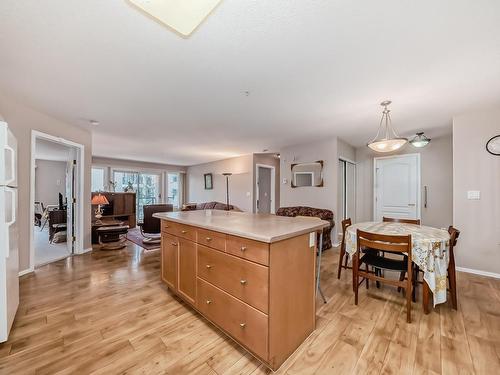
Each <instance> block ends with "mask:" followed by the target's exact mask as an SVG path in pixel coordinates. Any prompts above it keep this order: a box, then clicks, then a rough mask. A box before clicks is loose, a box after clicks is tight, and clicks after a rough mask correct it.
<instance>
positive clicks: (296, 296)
mask: <svg viewBox="0 0 500 375" xmlns="http://www.w3.org/2000/svg"><path fill="white" fill-rule="evenodd" d="M154 216H155V217H157V218H160V219H161V220H162V250H161V279H162V280H163V282H165V284H166V285H167V286H168V288H169V290H171V291H172V292H174V293H175V294H177V295H178V296H179V297H180V298H182V299H183V300H184V301H186V302H187V303H188V304H189V305H190V306H192V307H193V308H194V309H196V310H197V311H198V312H199V313H200V314H202V315H203V316H205V317H206V318H207V319H208V320H209V321H211V322H212V323H213V324H214V325H216V326H218V327H220V328H221V329H222V330H223V331H224V332H226V333H227V334H228V335H229V336H230V337H232V338H233V339H234V340H235V341H236V342H238V343H239V344H240V345H242V346H243V347H244V348H246V349H247V350H248V351H249V352H250V353H252V354H253V355H254V356H255V357H257V358H258V359H260V360H261V361H262V362H263V363H264V364H265V365H266V366H268V367H270V368H271V369H273V370H276V369H278V368H279V367H280V365H281V364H282V363H283V362H284V361H285V360H286V359H287V358H288V357H289V356H290V355H291V354H292V353H293V352H294V351H295V349H296V348H297V347H298V346H299V345H300V344H301V343H302V342H303V341H304V340H305V339H306V338H307V337H308V336H309V334H310V333H311V332H312V331H313V330H314V328H315V318H316V316H315V315H316V309H315V306H316V304H315V268H316V262H315V260H316V249H317V244H316V232H317V231H321V230H323V228H325V227H327V226H329V225H330V224H329V223H328V222H327V221H323V220H319V219H316V218H305V217H301V218H297V217H295V218H292V217H279V216H275V215H257V214H250V213H243V212H234V211H218V210H213V211H212V210H202V211H184V212H183V211H181V212H169V213H159V214H154Z"/></svg>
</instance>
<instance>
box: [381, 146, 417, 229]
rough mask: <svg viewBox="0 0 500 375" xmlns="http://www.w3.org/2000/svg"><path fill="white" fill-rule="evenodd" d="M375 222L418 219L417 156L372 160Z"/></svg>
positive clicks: (408, 155) (409, 155) (398, 156)
mask: <svg viewBox="0 0 500 375" xmlns="http://www.w3.org/2000/svg"><path fill="white" fill-rule="evenodd" d="M373 175H374V179H373V183H374V188H373V190H374V199H373V200H374V202H373V203H374V204H373V210H374V214H373V216H374V219H375V220H376V221H382V217H383V216H388V217H394V218H404V219H420V154H407V155H397V156H388V157H381V158H375V159H374V173H373Z"/></svg>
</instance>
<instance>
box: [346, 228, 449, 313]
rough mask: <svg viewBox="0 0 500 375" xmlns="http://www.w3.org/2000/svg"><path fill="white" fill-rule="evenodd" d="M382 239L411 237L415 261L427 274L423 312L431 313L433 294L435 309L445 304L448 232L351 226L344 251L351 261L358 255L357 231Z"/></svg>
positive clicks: (347, 232)
mask: <svg viewBox="0 0 500 375" xmlns="http://www.w3.org/2000/svg"><path fill="white" fill-rule="evenodd" d="M358 229H359V230H362V231H365V232H370V233H375V234H381V235H404V236H407V235H411V240H412V254H411V255H412V261H413V263H415V264H416V265H417V266H418V267H419V269H420V270H421V271H423V273H424V281H423V298H422V303H423V307H424V312H425V313H426V314H428V313H429V300H430V298H431V293H432V297H433V304H434V307H435V306H436V305H438V304H441V303H444V302H446V298H447V293H446V290H447V272H448V264H449V261H450V254H449V242H450V235H449V233H448V231H447V230H445V229H439V228H433V227H429V226H425V225H417V224H407V223H398V222H379V221H369V222H362V223H356V224H353V225H350V226H349V227H348V228H347V231H346V238H345V250H346V252H347V254H349V257H350V258H352V256H353V255H354V254H355V253H356V251H357V230H358Z"/></svg>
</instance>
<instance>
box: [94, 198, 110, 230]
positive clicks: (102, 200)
mask: <svg viewBox="0 0 500 375" xmlns="http://www.w3.org/2000/svg"><path fill="white" fill-rule="evenodd" d="M91 203H92V205H96V204H97V209H96V210H95V218H96V219H97V220H96V222H95V223H96V224H102V221H101V218H102V208H101V206H102V205H105V204H109V202H108V200H107V199H106V197H105V196H104V195H101V193H99V194H97V195H94V196H93V197H92V202H91Z"/></svg>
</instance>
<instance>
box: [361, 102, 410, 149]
mask: <svg viewBox="0 0 500 375" xmlns="http://www.w3.org/2000/svg"><path fill="white" fill-rule="evenodd" d="M391 103H392V102H391V101H390V100H385V101H383V102H382V103H380V105H381V106H382V107H384V110H383V111H382V118H381V119H380V125H379V127H378V132H377V135H376V136H375V138H373V140H372V141H371V142H370V143H368V145H367V146H368V147H370V148H371V149H372V150H373V151H376V152H392V151H396V150H399V149H400V148H401V147H403V146H404V145H405V144H406V143H407V142H408V139H406V138H402V137H400V136H399V135H398V134H397V133H396V131H395V130H394V128H393V127H392V123H391V115H390V114H389V113H390V112H391V111H390V110H389V109H387V107H388V106H389V104H391ZM382 127H384V129H383V132H382V134H381V130H382Z"/></svg>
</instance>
